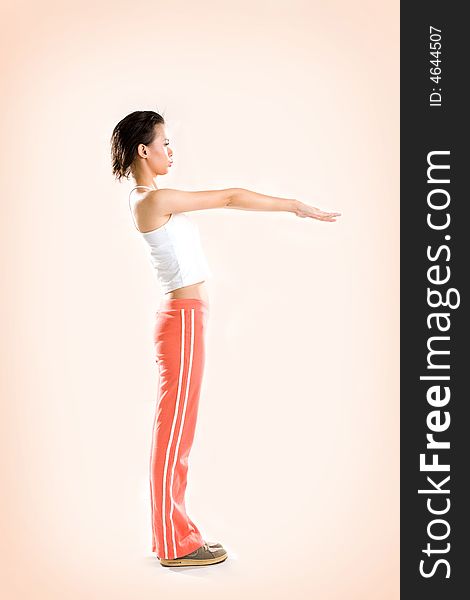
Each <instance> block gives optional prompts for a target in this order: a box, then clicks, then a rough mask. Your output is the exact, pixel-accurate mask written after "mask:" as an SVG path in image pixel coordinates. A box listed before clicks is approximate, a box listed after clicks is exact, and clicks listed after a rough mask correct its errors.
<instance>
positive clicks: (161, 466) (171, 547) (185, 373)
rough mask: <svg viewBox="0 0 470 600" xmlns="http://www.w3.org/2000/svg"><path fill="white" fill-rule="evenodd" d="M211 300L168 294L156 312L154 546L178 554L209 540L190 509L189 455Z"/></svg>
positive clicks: (152, 469) (163, 555) (159, 552)
mask: <svg viewBox="0 0 470 600" xmlns="http://www.w3.org/2000/svg"><path fill="white" fill-rule="evenodd" d="M208 315H209V306H208V304H207V303H206V302H204V301H203V300H200V299H198V298H164V299H163V300H162V301H161V304H160V307H159V309H158V311H157V314H156V320H155V327H154V344H155V356H156V362H157V364H158V367H159V386H158V399H157V407H156V413H155V419H154V425H153V435H152V450H151V456H150V498H151V507H152V552H156V554H157V556H158V557H159V558H170V559H171V558H177V557H180V556H184V555H185V554H189V553H190V552H192V551H193V550H196V548H199V547H200V546H202V545H203V544H204V539H203V537H202V535H201V533H200V531H199V529H198V528H197V527H196V525H195V524H194V523H193V522H192V521H191V519H190V518H189V516H188V515H187V514H186V507H185V501H184V494H185V490H186V481H187V471H188V456H189V453H190V450H191V446H192V443H193V438H194V432H195V428H196V420H197V413H198V405H199V395H200V390H201V382H202V376H203V372H204V362H205V339H204V338H205V330H206V326H207V318H208Z"/></svg>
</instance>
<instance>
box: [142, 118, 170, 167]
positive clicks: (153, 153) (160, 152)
mask: <svg viewBox="0 0 470 600" xmlns="http://www.w3.org/2000/svg"><path fill="white" fill-rule="evenodd" d="M155 129H156V132H157V133H156V136H155V139H154V140H153V142H152V143H151V144H150V146H147V160H148V161H149V163H150V164H149V166H150V168H151V169H152V171H153V172H154V173H155V175H165V173H168V170H169V168H170V167H171V164H172V163H173V150H171V148H170V140H169V139H168V135H167V131H166V128H165V125H162V124H159V125H155Z"/></svg>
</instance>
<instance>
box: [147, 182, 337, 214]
mask: <svg viewBox="0 0 470 600" xmlns="http://www.w3.org/2000/svg"><path fill="white" fill-rule="evenodd" d="M146 203H147V205H148V206H147V208H148V210H149V212H152V213H154V214H155V215H168V214H171V213H178V212H187V211H192V210H204V209H208V208H238V209H240V210H264V211H286V212H292V213H294V214H296V215H297V216H298V217H310V218H312V219H319V220H320V221H335V219H336V217H337V216H338V215H340V214H341V213H330V212H325V211H323V210H320V209H319V208H316V207H315V206H310V205H308V204H304V203H303V202H301V201H300V200H293V199H288V198H276V197H275V196H266V195H265V194H258V192H252V191H251V190H245V189H243V188H227V189H223V190H206V191H198V192H186V191H182V190H174V189H169V188H163V189H158V190H153V191H151V192H148V194H147V198H146Z"/></svg>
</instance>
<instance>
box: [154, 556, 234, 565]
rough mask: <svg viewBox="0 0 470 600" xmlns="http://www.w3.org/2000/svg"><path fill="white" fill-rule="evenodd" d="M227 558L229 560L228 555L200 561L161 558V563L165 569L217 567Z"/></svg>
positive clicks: (194, 559)
mask: <svg viewBox="0 0 470 600" xmlns="http://www.w3.org/2000/svg"><path fill="white" fill-rule="evenodd" d="M226 558H228V554H227V553H225V554H222V555H221V556H217V557H215V558H205V559H199V560H197V559H196V558H160V559H159V561H160V564H161V565H162V566H163V567H192V566H195V565H201V566H202V565H215V564H217V563H220V562H223V561H224V560H225V559H226Z"/></svg>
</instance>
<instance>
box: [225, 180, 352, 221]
mask: <svg viewBox="0 0 470 600" xmlns="http://www.w3.org/2000/svg"><path fill="white" fill-rule="evenodd" d="M225 208H238V209H241V210H265V211H286V212H292V213H294V214H296V215H297V216H298V217H302V218H305V217H310V218H312V219H319V220H320V221H335V220H336V217H337V216H339V215H340V214H341V213H338V212H325V211H323V210H320V209H319V208H316V207H315V206H310V205H308V204H304V203H303V202H301V201H300V200H294V199H292V200H291V199H288V198H277V197H276V196H266V195H265V194H258V192H252V191H251V190H245V189H243V188H232V193H231V194H230V198H229V202H228V204H227V205H226V207H225Z"/></svg>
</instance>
